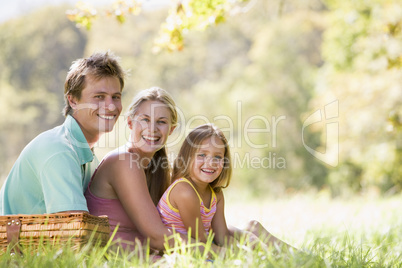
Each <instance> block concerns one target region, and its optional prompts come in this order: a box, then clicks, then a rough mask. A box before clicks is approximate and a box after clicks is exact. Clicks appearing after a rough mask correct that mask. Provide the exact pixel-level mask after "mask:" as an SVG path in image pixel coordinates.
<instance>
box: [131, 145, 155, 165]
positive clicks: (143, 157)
mask: <svg viewBox="0 0 402 268" xmlns="http://www.w3.org/2000/svg"><path fill="white" fill-rule="evenodd" d="M126 150H127V152H129V153H130V154H134V155H135V158H133V161H137V163H138V164H140V166H141V167H142V168H144V169H145V168H146V167H147V166H148V164H149V163H150V162H151V159H152V157H153V156H154V154H155V153H144V152H143V151H141V150H140V149H139V148H137V147H134V146H133V145H132V144H131V143H129V142H128V143H127V144H126Z"/></svg>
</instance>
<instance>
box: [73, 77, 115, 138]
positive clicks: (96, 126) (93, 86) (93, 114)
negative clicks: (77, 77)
mask: <svg viewBox="0 0 402 268" xmlns="http://www.w3.org/2000/svg"><path fill="white" fill-rule="evenodd" d="M85 79H86V81H85V87H84V89H83V90H82V92H81V98H80V99H79V100H78V99H77V98H74V97H72V96H69V97H68V99H69V102H70V105H71V107H72V108H73V111H74V113H73V117H74V118H75V120H77V122H78V124H79V125H80V127H81V130H82V132H83V133H84V135H85V138H86V139H87V141H88V143H90V144H92V143H96V142H97V141H98V139H99V137H100V135H101V134H103V133H106V132H110V131H112V129H113V126H114V124H115V123H116V121H117V119H118V118H119V115H120V113H121V110H122V106H121V92H120V81H119V79H118V78H117V77H105V78H101V79H99V80H95V79H94V78H93V77H92V76H90V75H89V76H87V77H86V78H85Z"/></svg>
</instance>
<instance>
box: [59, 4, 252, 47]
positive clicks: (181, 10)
mask: <svg viewBox="0 0 402 268" xmlns="http://www.w3.org/2000/svg"><path fill="white" fill-rule="evenodd" d="M143 1H144V0H117V1H115V2H114V3H113V4H112V6H111V7H110V8H108V9H105V10H99V9H95V8H94V7H92V6H90V5H89V4H87V3H85V2H78V3H77V5H76V8H75V9H73V10H68V11H67V12H66V13H67V17H68V18H69V19H70V20H71V21H74V22H75V23H77V25H78V26H83V27H85V28H86V29H88V30H89V29H91V26H92V23H93V21H94V20H95V19H96V18H97V16H98V15H99V16H108V17H115V18H116V20H117V21H118V22H120V23H124V22H125V21H126V18H127V16H128V15H130V14H134V15H137V14H138V13H139V12H140V11H141V6H142V3H143ZM247 1H249V0H183V1H173V5H172V7H171V8H170V11H169V15H168V17H167V18H166V20H165V22H164V23H163V24H162V25H161V29H160V34H159V36H158V37H155V47H154V52H158V51H160V50H162V49H167V50H168V51H175V50H182V49H183V47H184V36H185V34H186V33H187V32H189V31H203V30H205V29H207V28H208V27H210V26H212V25H216V24H219V23H221V22H224V21H225V20H226V19H227V17H228V16H230V14H231V13H233V10H235V8H236V7H238V5H239V4H241V3H242V2H247Z"/></svg>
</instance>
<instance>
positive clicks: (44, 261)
mask: <svg viewBox="0 0 402 268" xmlns="http://www.w3.org/2000/svg"><path fill="white" fill-rule="evenodd" d="M226 199H227V200H226V202H227V204H226V215H227V221H228V223H229V224H231V225H234V226H237V227H242V225H245V224H246V223H247V221H248V220H250V219H255V220H258V221H260V222H261V223H262V224H263V225H264V226H265V227H266V228H267V229H268V230H269V231H270V232H271V233H272V234H274V235H275V236H277V237H278V238H280V239H282V240H284V241H286V242H287V243H289V244H291V245H293V246H295V247H297V248H299V249H300V250H301V251H299V252H297V251H288V250H286V249H285V248H279V247H269V248H265V247H257V248H255V249H252V248H251V246H250V245H247V244H246V245H238V246H235V247H233V248H232V249H229V250H228V252H227V253H226V256H225V257H222V256H215V257H213V258H214V261H213V262H212V261H209V260H208V258H207V257H206V256H204V255H203V254H200V253H198V254H197V253H195V252H194V251H193V250H189V249H188V248H186V246H185V245H182V244H178V245H177V247H176V248H175V249H173V250H172V252H170V253H168V254H166V255H164V256H163V257H161V258H159V259H154V260H150V259H149V256H148V255H147V254H140V253H139V252H131V253H120V254H116V253H114V252H110V251H107V250H106V249H104V248H99V247H96V246H95V247H93V246H89V247H86V248H83V249H81V250H80V251H78V252H77V251H72V250H70V249H69V247H68V246H66V245H62V246H52V247H43V248H41V249H40V250H39V251H38V252H35V253H32V250H29V249H26V250H25V251H24V254H23V255H20V254H15V255H12V254H9V253H5V254H3V255H2V256H1V257H0V267H160V266H162V267H402V264H401V263H402V255H401V254H402V241H401V238H402V214H401V213H400V211H401V209H400V205H401V200H402V197H401V196H394V197H389V198H385V199H379V198H376V197H353V198H349V199H347V200H345V199H335V200H332V199H329V198H327V197H325V196H320V195H315V196H309V195H294V196H292V197H289V198H283V199H278V200H270V199H266V200H258V201H250V200H241V198H238V197H237V196H235V195H230V194H229V195H227V198H226Z"/></svg>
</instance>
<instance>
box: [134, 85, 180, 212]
mask: <svg viewBox="0 0 402 268" xmlns="http://www.w3.org/2000/svg"><path fill="white" fill-rule="evenodd" d="M145 101H159V102H161V103H163V104H164V105H166V107H167V108H168V109H169V111H170V117H171V118H170V122H171V125H172V126H176V125H177V110H176V104H175V102H174V101H173V99H172V97H171V96H170V95H169V93H168V92H167V91H166V90H164V89H161V88H159V87H152V88H149V89H144V90H142V91H140V92H139V93H138V94H137V95H136V96H135V97H134V99H133V101H132V102H131V104H130V106H129V108H128V111H127V113H126V116H128V117H130V118H134V116H135V114H136V113H137V111H138V109H139V107H140V105H141V104H142V103H143V102H145ZM145 175H146V178H147V185H148V190H149V194H150V195H151V198H152V201H153V202H154V204H155V205H157V204H158V202H159V199H160V198H161V197H162V195H163V193H164V192H165V190H166V189H167V188H168V186H169V183H170V165H169V161H168V157H167V153H166V148H165V146H163V147H162V148H161V149H159V150H158V151H157V152H156V153H155V154H154V155H153V157H152V159H151V162H150V163H149V165H148V167H147V168H146V169H145Z"/></svg>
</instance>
